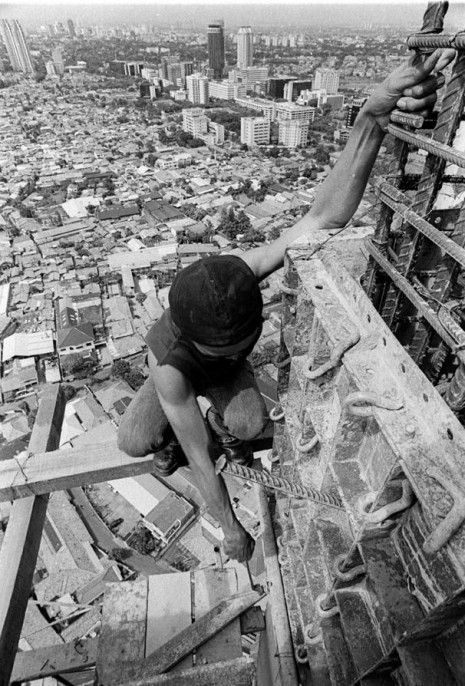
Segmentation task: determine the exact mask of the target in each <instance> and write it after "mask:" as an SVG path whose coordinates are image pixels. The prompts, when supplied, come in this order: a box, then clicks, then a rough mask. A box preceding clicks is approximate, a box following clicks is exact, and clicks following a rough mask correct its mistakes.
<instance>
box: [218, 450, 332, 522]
mask: <svg viewBox="0 0 465 686" xmlns="http://www.w3.org/2000/svg"><path fill="white" fill-rule="evenodd" d="M221 471H222V473H226V474H231V476H236V477H238V478H239V479H243V480H244V481H252V482H253V483H256V484H260V486H266V488H271V489H273V490H275V491H281V492H282V493H285V494H286V495H289V496H291V497H292V498H300V499H304V500H311V501H312V502H314V503H317V504H318V505H326V506H328V507H334V508H336V509H337V510H343V509H344V506H343V504H342V501H341V499H340V498H339V496H337V495H333V494H332V493H319V491H317V490H316V489H313V488H308V487H307V486H299V485H297V484H293V483H292V482H291V481H288V480H287V479H283V478H282V477H280V476H274V475H273V474H270V473H269V472H259V471H257V470H256V469H251V468H250V467H245V466H244V465H239V464H236V463H235V462H226V464H225V465H224V467H223V468H222V470H221Z"/></svg>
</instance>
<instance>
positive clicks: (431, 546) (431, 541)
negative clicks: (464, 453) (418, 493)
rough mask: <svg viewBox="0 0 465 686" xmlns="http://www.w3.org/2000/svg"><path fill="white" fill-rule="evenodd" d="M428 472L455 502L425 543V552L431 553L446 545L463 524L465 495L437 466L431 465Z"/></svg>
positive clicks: (464, 518)
mask: <svg viewBox="0 0 465 686" xmlns="http://www.w3.org/2000/svg"><path fill="white" fill-rule="evenodd" d="M427 474H428V476H430V477H431V478H432V479H435V480H436V481H437V482H438V483H439V484H441V486H442V487H443V488H444V489H446V491H447V492H448V494H449V495H450V496H451V497H452V499H453V502H454V504H453V505H452V508H451V509H450V511H449V514H447V515H446V516H445V517H444V519H443V520H442V522H440V523H439V524H438V525H437V527H436V528H435V530H434V531H433V532H431V533H430V535H429V536H428V538H427V539H426V541H425V542H424V544H423V550H424V551H425V553H427V554H428V555H431V554H432V553H436V552H437V551H438V550H440V549H441V548H442V547H443V546H444V545H446V543H447V542H448V540H449V539H450V537H451V536H452V535H453V534H454V533H455V532H456V531H457V529H458V528H459V527H460V526H461V524H463V522H464V520H465V496H464V493H463V490H462V489H461V488H459V486H458V484H457V483H456V482H455V481H453V480H452V479H449V477H447V476H445V475H444V474H443V473H442V472H441V471H440V470H439V469H437V468H436V467H430V468H429V469H428V470H427Z"/></svg>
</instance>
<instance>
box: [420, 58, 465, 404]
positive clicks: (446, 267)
mask: <svg viewBox="0 0 465 686" xmlns="http://www.w3.org/2000/svg"><path fill="white" fill-rule="evenodd" d="M452 78H453V80H454V88H456V89H457V90H458V94H459V97H458V100H457V114H456V117H455V121H456V125H455V129H454V136H455V133H456V131H457V128H458V126H459V125H460V121H461V117H462V115H463V109H464V105H465V56H464V55H461V56H460V57H459V59H458V60H457V63H456V65H455V68H454V72H453V75H452ZM451 144H453V140H452V141H451ZM462 156H463V157H464V158H465V156H464V155H463V154H462ZM452 239H453V241H455V242H456V243H457V244H458V245H459V246H461V245H463V243H464V239H465V212H464V207H463V205H462V208H461V209H460V214H459V217H458V221H457V223H456V226H455V229H454V234H453V236H452ZM429 252H430V254H427V255H422V254H421V253H419V254H418V253H417V257H416V265H415V269H416V271H421V269H422V263H423V265H424V264H425V262H426V267H427V268H428V269H431V268H433V269H434V268H435V269H436V274H435V276H434V278H433V281H432V283H431V284H430V285H429V289H428V290H429V292H430V293H431V295H432V297H433V298H434V299H435V300H436V301H439V302H443V301H444V300H445V299H446V296H447V293H448V291H449V290H450V287H451V284H452V281H453V275H454V273H456V272H457V268H456V265H455V263H453V261H452V260H451V259H450V258H449V257H448V256H447V255H446V257H445V258H443V256H442V255H441V253H440V252H439V251H438V250H436V251H435V253H432V254H431V251H429ZM432 258H433V260H434V261H433V260H432ZM438 307H439V305H437V304H436V306H434V305H433V309H438ZM429 339H430V331H429V329H428V328H427V327H426V326H425V325H424V324H423V323H422V322H419V323H418V324H417V325H416V327H415V333H414V335H413V337H412V340H411V343H410V346H409V353H410V355H411V356H412V357H413V359H414V360H415V361H417V360H421V359H422V357H423V355H424V353H425V351H426V348H427V345H428V341H429ZM444 358H445V354H444V351H443V354H442V355H439V356H437V358H436V364H435V372H436V373H439V371H440V370H439V369H438V365H440V364H441V366H442V363H443V362H444ZM441 360H442V362H441ZM464 393H465V390H464ZM464 400H465V396H464Z"/></svg>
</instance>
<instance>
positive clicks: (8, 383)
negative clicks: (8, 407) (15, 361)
mask: <svg viewBox="0 0 465 686" xmlns="http://www.w3.org/2000/svg"><path fill="white" fill-rule="evenodd" d="M38 383H39V379H38V376H37V370H36V368H35V364H34V360H32V364H28V365H27V366H24V367H21V368H19V369H17V370H16V371H11V372H10V373H9V374H7V375H6V376H4V377H3V378H2V380H1V382H0V388H1V391H2V401H3V402H4V403H9V402H14V401H16V400H21V399H22V398H26V397H27V396H28V395H31V394H33V393H35V391H36V389H37V385H38Z"/></svg>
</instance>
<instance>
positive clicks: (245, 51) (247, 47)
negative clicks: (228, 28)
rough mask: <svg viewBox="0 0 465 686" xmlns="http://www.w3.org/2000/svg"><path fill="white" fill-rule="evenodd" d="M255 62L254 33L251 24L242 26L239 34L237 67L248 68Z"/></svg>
mask: <svg viewBox="0 0 465 686" xmlns="http://www.w3.org/2000/svg"><path fill="white" fill-rule="evenodd" d="M252 64H253V35H252V29H251V28H250V26H241V27H240V29H239V31H238V34H237V67H238V69H247V67H251V66H252Z"/></svg>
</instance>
